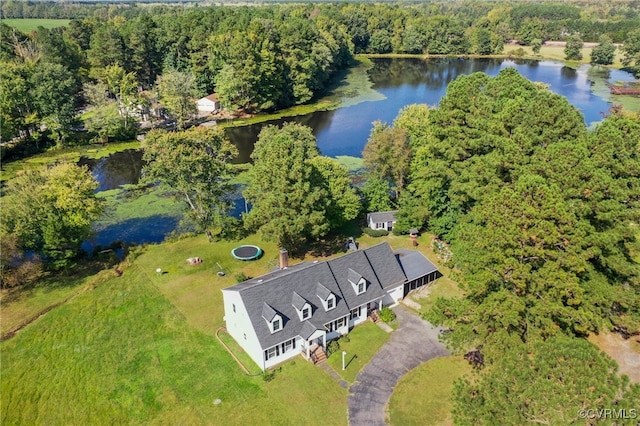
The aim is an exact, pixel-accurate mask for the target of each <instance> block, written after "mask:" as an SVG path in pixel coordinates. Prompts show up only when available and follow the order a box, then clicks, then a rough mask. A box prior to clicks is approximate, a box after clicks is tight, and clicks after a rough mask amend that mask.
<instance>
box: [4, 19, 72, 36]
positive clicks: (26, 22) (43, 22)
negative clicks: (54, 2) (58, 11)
mask: <svg viewBox="0 0 640 426" xmlns="http://www.w3.org/2000/svg"><path fill="white" fill-rule="evenodd" d="M69 22H70V20H69V19H35V18H33V19H31V18H30V19H2V23H3V24H6V25H8V26H10V27H13V28H15V29H17V30H19V31H22V32H23V33H28V32H31V31H34V30H36V29H37V28H38V27H44V28H57V27H65V26H67V25H68V24H69Z"/></svg>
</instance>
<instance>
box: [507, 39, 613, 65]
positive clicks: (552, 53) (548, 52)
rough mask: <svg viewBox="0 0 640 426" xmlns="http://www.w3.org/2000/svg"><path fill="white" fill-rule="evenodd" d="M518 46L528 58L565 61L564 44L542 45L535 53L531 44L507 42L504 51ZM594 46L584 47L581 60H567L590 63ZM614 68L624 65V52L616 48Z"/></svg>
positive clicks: (576, 62) (512, 49)
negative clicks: (523, 44)
mask: <svg viewBox="0 0 640 426" xmlns="http://www.w3.org/2000/svg"><path fill="white" fill-rule="evenodd" d="M518 48H522V49H523V50H524V51H525V52H526V56H525V57H526V58H532V59H551V60H556V61H564V57H565V54H564V46H542V47H541V48H540V53H538V54H535V53H533V50H532V49H531V46H514V45H512V44H505V46H504V53H505V54H506V55H509V53H510V52H514V51H516V50H518ZM592 50H593V48H591V47H583V48H582V60H581V61H567V63H568V64H569V65H570V64H581V63H582V64H588V63H589V61H590V60H591V51H592ZM611 67H613V68H621V67H622V53H621V52H620V49H617V50H616V56H615V58H614V61H613V64H611Z"/></svg>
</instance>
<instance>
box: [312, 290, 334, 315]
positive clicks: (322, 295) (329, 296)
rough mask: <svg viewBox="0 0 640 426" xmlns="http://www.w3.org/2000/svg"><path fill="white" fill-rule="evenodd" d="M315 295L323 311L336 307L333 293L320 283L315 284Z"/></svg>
mask: <svg viewBox="0 0 640 426" xmlns="http://www.w3.org/2000/svg"><path fill="white" fill-rule="evenodd" d="M316 295H317V296H318V298H319V299H320V301H321V302H322V305H323V306H324V310H325V311H330V310H331V309H333V308H335V307H336V296H335V294H333V293H332V292H331V290H329V289H328V288H326V287H325V286H323V285H322V284H321V283H318V285H317V286H316Z"/></svg>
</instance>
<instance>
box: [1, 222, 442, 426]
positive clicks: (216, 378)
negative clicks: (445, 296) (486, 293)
mask: <svg viewBox="0 0 640 426" xmlns="http://www.w3.org/2000/svg"><path fill="white" fill-rule="evenodd" d="M356 235H357V234H356ZM358 241H359V243H360V244H361V247H368V246H371V245H374V244H378V243H381V242H383V241H388V242H389V243H390V244H391V245H392V247H394V248H398V247H411V242H410V240H409V238H408V237H405V236H393V235H392V236H389V237H383V238H371V237H368V236H362V237H358ZM419 241H420V243H421V244H420V247H419V249H420V250H422V251H423V252H424V253H425V255H427V257H429V258H430V259H431V260H432V261H434V262H438V260H437V258H435V257H434V254H433V252H432V251H431V248H430V237H429V236H428V235H425V236H422V237H420V239H419ZM239 244H255V245H258V246H260V247H262V249H263V250H264V252H265V254H264V256H263V257H262V258H261V259H259V260H257V261H254V262H242V261H239V260H235V259H233V258H232V257H231V255H230V251H231V249H232V248H233V247H235V246H237V245H239ZM335 255H338V254H337V253H335V254H334V256H335ZM194 256H198V257H200V258H202V259H203V263H202V264H200V265H197V266H190V265H189V264H188V263H187V261H186V259H187V258H188V257H194ZM314 258H317V257H313V256H311V255H308V256H307V257H306V259H307V260H310V259H314ZM277 259H278V247H277V246H276V245H275V244H274V243H268V242H265V241H262V240H261V239H260V238H259V237H258V236H255V235H249V236H247V237H246V238H245V239H243V240H240V241H221V242H213V243H210V242H208V240H207V238H206V237H205V236H196V237H186V238H180V239H177V240H175V241H171V242H166V243H163V244H161V245H149V246H146V247H140V248H137V249H134V251H133V253H131V254H130V255H129V257H128V259H127V260H126V261H125V262H123V263H122V264H121V265H120V267H121V269H123V271H124V273H123V275H122V276H121V277H116V276H115V274H114V273H113V272H112V268H110V269H109V270H105V271H103V272H101V273H99V274H97V275H91V276H89V277H87V278H75V279H58V280H56V281H51V280H52V279H50V281H49V285H47V286H44V285H40V286H36V287H35V288H33V289H31V290H24V291H22V292H12V293H6V292H4V293H2V294H3V296H2V312H1V314H2V321H1V323H2V327H3V330H5V328H6V329H10V328H11V327H10V325H16V324H20V322H21V321H24V319H26V318H30V317H33V316H34V315H36V314H37V313H38V312H39V311H40V310H41V309H44V308H46V307H47V306H50V305H52V304H56V303H59V302H62V301H64V300H66V299H68V298H69V296H72V295H76V294H77V296H76V297H73V298H71V300H69V301H68V302H67V303H65V304H63V305H62V306H59V307H57V308H55V309H53V310H51V311H50V312H49V313H47V314H46V315H44V316H42V317H41V318H39V319H38V320H36V321H35V322H33V323H32V324H31V325H29V326H28V327H26V328H25V329H24V330H22V331H21V332H20V333H18V334H17V335H16V336H15V337H13V338H12V339H10V340H7V341H5V342H4V343H2V344H1V345H0V350H1V351H2V374H1V375H0V386H1V388H2V398H1V401H0V413H1V414H0V416H1V417H0V422H1V423H2V424H43V423H47V424H61V423H63V424H103V423H119V424H143V423H165V424H174V423H177V424H207V423H211V421H212V419H215V420H216V422H220V423H224V424H265V423H269V422H272V421H273V420H274V419H282V423H283V424H296V423H298V424H300V423H306V422H308V421H309V419H310V418H314V416H316V415H317V413H320V412H321V413H323V414H322V415H323V423H328V424H345V423H346V415H345V413H346V411H347V409H346V402H347V391H346V390H345V389H343V388H341V387H340V386H339V384H338V383H336V381H335V380H333V379H332V378H331V377H329V376H328V375H327V374H326V373H324V372H323V371H322V370H320V369H318V368H317V367H314V366H313V365H311V364H310V363H309V362H307V361H305V360H303V359H302V358H296V359H295V360H293V361H289V362H286V363H284V364H283V365H282V366H280V367H279V370H278V371H277V372H276V376H275V378H274V380H272V381H271V382H265V381H264V380H263V379H262V377H261V376H258V377H248V376H246V375H245V374H244V373H243V372H242V370H241V369H240V367H239V366H238V365H237V364H236V362H235V361H234V360H233V358H232V357H231V356H230V355H229V354H228V353H227V352H226V350H225V349H224V348H223V347H222V345H221V344H220V342H218V340H217V339H216V338H215V331H216V330H217V328H218V327H220V326H221V325H223V324H224V321H223V316H224V307H223V304H222V293H221V289H223V288H225V287H228V286H230V285H233V284H235V282H236V279H235V275H236V274H238V273H240V272H242V273H243V274H245V275H246V276H249V277H255V276H258V275H261V274H263V273H265V272H267V271H269V270H271V269H273V268H274V267H275V266H276V265H277ZM301 260H302V259H297V258H292V259H291V262H292V263H293V264H294V263H297V262H299V261H301ZM157 268H162V270H163V271H164V273H163V274H161V275H160V274H157V273H156V272H155V271H156V269H157ZM220 269H222V270H224V272H225V273H226V275H225V276H224V277H220V276H218V275H217V272H218V271H219V270H220ZM388 339H389V334H388V333H385V332H384V331H382V330H381V329H380V328H379V327H377V326H376V325H374V324H373V323H370V322H367V323H364V324H362V325H360V326H358V327H356V328H355V329H354V330H353V331H352V333H351V334H350V335H349V340H350V342H348V343H346V342H345V343H343V345H342V349H341V350H345V351H347V361H348V362H349V365H348V366H347V369H346V371H345V372H342V365H341V364H342V362H341V361H342V360H341V352H338V353H336V354H335V355H334V356H333V357H331V358H330V359H329V364H330V365H331V366H332V367H333V368H334V369H335V370H336V371H337V372H338V374H340V375H342V377H344V378H345V380H347V381H349V382H353V381H354V380H355V377H356V375H357V373H358V372H359V371H360V369H361V368H362V367H363V366H364V365H365V364H366V363H367V362H368V361H369V360H370V359H371V358H372V357H373V356H374V355H375V353H376V352H377V351H378V349H379V348H380V347H381V346H382V345H383V344H384V342H386V341H387V340H388ZM354 355H357V356H356V357H355V358H353V356H354ZM352 358H353V359H352ZM248 367H249V368H250V370H252V371H253V368H254V366H248ZM292 395H295V404H292V403H291V397H292ZM216 399H220V400H222V402H221V403H220V404H219V405H216V404H214V401H215V400H216ZM420 404H421V403H420ZM420 404H417V405H416V406H417V407H420ZM421 411H422V410H421Z"/></svg>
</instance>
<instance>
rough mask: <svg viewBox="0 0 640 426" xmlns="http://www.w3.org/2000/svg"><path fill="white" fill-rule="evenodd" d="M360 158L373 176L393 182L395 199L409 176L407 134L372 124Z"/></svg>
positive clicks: (383, 125) (384, 125) (409, 153)
mask: <svg viewBox="0 0 640 426" xmlns="http://www.w3.org/2000/svg"><path fill="white" fill-rule="evenodd" d="M362 158H363V160H364V165H365V167H366V168H367V169H368V170H369V171H370V172H371V173H372V174H373V175H374V176H377V177H379V178H380V179H383V180H388V181H389V182H393V184H394V190H395V192H396V197H397V196H398V194H400V192H401V191H402V190H403V189H404V186H405V183H406V178H407V175H408V174H409V161H410V159H411V147H410V146H409V142H408V138H407V132H406V131H405V130H404V129H402V128H400V127H389V126H388V125H386V124H384V123H380V122H376V123H374V127H373V129H372V130H371V136H369V140H368V141H367V144H366V145H365V147H364V151H363V152H362Z"/></svg>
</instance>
